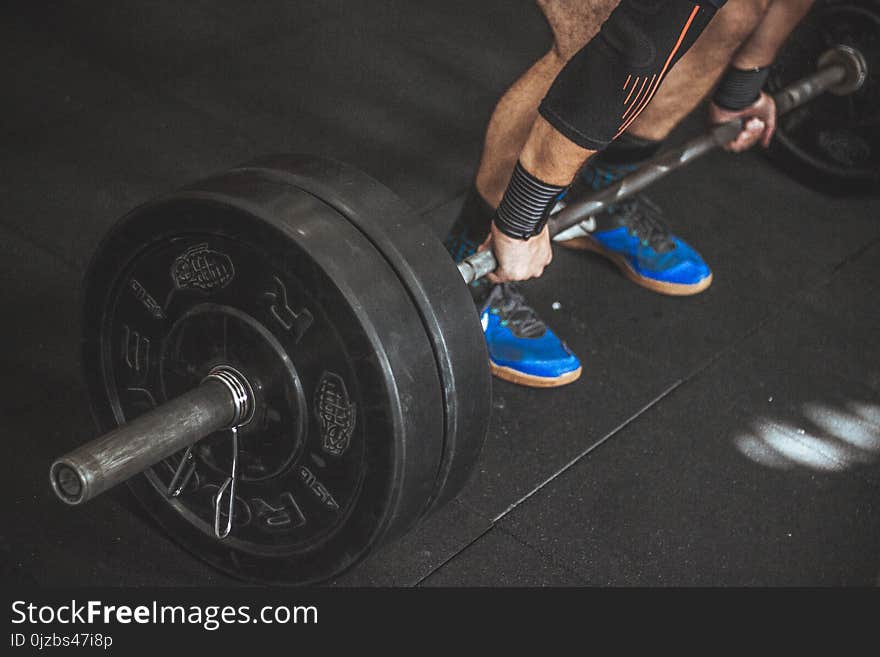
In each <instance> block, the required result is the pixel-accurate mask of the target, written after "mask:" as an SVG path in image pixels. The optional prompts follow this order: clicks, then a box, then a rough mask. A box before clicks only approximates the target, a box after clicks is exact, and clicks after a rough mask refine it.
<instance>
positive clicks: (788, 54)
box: [767, 0, 880, 194]
mask: <svg viewBox="0 0 880 657" xmlns="http://www.w3.org/2000/svg"><path fill="white" fill-rule="evenodd" d="M836 45H845V46H850V47H852V48H855V49H856V50H858V51H859V52H860V53H861V54H862V55H863V56H864V58H865V60H866V62H867V64H868V78H867V80H866V81H865V83H864V84H863V85H862V87H861V88H860V89H859V90H857V91H855V92H854V93H852V94H850V95H847V96H836V95H834V94H832V93H825V94H823V95H821V96H820V97H818V98H816V99H815V100H812V101H810V102H809V103H807V104H806V105H803V106H801V107H798V108H796V109H794V110H792V111H791V112H789V113H787V114H785V115H783V116H780V117H779V124H778V127H777V130H776V136H775V137H774V139H773V142H772V144H771V147H770V149H769V150H768V156H769V157H770V159H771V160H772V161H774V162H775V163H777V164H778V165H779V166H780V167H781V168H783V169H784V170H785V171H787V172H788V173H790V174H791V175H792V176H793V177H795V178H797V179H799V180H801V181H802V182H804V183H805V184H808V185H809V186H811V187H813V188H814V189H818V190H820V191H823V192H826V193H830V194H859V193H877V192H878V187H880V0H824V1H822V0H820V2H817V3H816V5H815V6H814V7H813V9H812V10H811V11H810V13H809V14H807V16H806V17H805V18H804V20H803V21H802V22H801V23H800V25H798V27H797V28H795V30H794V32H793V33H792V35H791V36H790V37H789V39H788V41H787V42H786V44H785V46H784V48H783V49H782V51H781V52H780V53H779V56H778V57H777V58H776V62H775V63H774V65H773V69H772V70H771V73H770V76H769V78H768V81H767V89H768V91H769V92H771V93H774V92H776V91H779V90H780V89H782V88H783V87H785V86H786V85H788V84H790V83H791V82H794V81H796V80H798V79H800V78H802V77H805V76H807V75H809V74H811V73H813V72H814V71H815V70H816V64H817V61H818V59H819V57H820V55H822V53H823V52H825V51H826V50H828V49H830V48H832V47H833V46H836Z"/></svg>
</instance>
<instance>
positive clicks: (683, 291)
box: [559, 237, 712, 297]
mask: <svg viewBox="0 0 880 657" xmlns="http://www.w3.org/2000/svg"><path fill="white" fill-rule="evenodd" d="M559 245H560V246H564V247H565V248H567V249H574V250H576V251H592V252H593V253H598V254H599V255H601V256H605V257H606V258H608V259H609V260H611V262H613V263H614V264H615V265H617V267H618V269H620V271H621V272H623V275H624V276H626V277H627V278H628V279H629V280H631V281H632V282H633V283H635V284H636V285H641V286H642V287H644V288H647V289H649V290H651V291H653V292H659V293H660V294H667V295H670V296H675V297H686V296H691V295H694V294H699V293H700V292H702V291H703V290H705V289H706V288H707V287H709V286H710V285H711V284H712V274H711V273H710V274H709V275H708V276H706V278H704V279H703V280H701V281H700V282H699V283H692V284H691V285H687V284H683V283H665V282H663V281H655V280H653V279H650V278H646V277H645V276H642V275H641V274H639V273H638V272H637V271H636V270H635V269H633V268H632V267H631V266H630V264H629V262H627V260H626V258H624V257H623V256H622V255H620V254H618V253H613V252H611V251H608V250H607V249H606V248H605V247H603V246H602V245H601V244H599V243H598V242H597V241H596V240H594V239H593V238H592V237H575V238H573V239H570V240H565V241H564V242H559Z"/></svg>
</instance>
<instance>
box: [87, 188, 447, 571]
mask: <svg viewBox="0 0 880 657" xmlns="http://www.w3.org/2000/svg"><path fill="white" fill-rule="evenodd" d="M84 312H85V316H84V344H83V355H84V364H86V368H87V369H86V378H87V381H88V385H89V390H90V393H91V399H92V403H93V410H94V413H95V416H96V419H97V421H98V425H99V427H100V429H101V430H102V431H107V430H110V429H111V428H113V427H115V426H117V424H118V423H121V422H124V421H126V420H129V419H131V418H132V417H134V416H136V415H137V414H138V413H140V412H143V411H144V410H147V409H148V408H151V407H152V406H153V405H154V404H157V403H159V404H161V403H162V401H164V400H166V399H167V398H169V397H172V396H174V395H176V394H179V393H180V392H182V391H183V390H185V389H187V388H189V387H192V386H194V385H196V384H197V383H198V382H199V381H200V380H201V378H202V377H204V376H205V375H206V374H207V372H208V371H209V370H210V369H211V368H212V367H213V366H215V365H217V364H221V363H226V364H229V365H231V366H233V367H235V368H236V369H238V370H240V371H241V372H242V373H243V374H244V375H245V376H246V378H247V379H248V380H249V382H250V383H251V385H252V387H253V388H254V390H255V396H256V398H257V401H258V403H257V406H258V410H257V414H256V416H255V417H254V419H253V420H252V421H251V422H250V423H248V424H247V425H246V426H244V427H242V429H241V431H240V437H239V442H240V445H241V449H240V452H239V455H240V474H241V476H240V479H239V484H238V491H237V496H236V501H235V502H236V504H235V510H234V513H233V518H234V525H233V530H232V533H231V534H230V536H229V537H228V538H226V539H224V540H218V539H217V538H216V537H215V536H214V530H213V520H214V511H215V506H214V505H215V500H214V498H215V496H216V493H217V491H218V490H219V488H220V486H222V483H223V482H224V480H225V478H226V477H227V476H228V473H229V468H230V463H231V447H230V446H231V439H230V436H231V434H230V432H220V433H218V434H215V435H213V436H211V437H209V438H207V439H205V440H203V441H200V442H199V443H197V445H196V446H195V448H194V449H193V452H192V454H193V456H194V457H195V458H194V460H195V463H196V466H197V467H196V470H195V472H194V473H193V474H192V476H190V477H189V479H188V480H187V481H186V486H184V488H183V491H182V493H181V495H180V496H179V497H171V496H169V495H168V494H167V492H166V491H167V489H168V487H169V486H170V484H171V481H172V479H173V476H174V473H175V471H177V469H178V468H179V467H180V466H181V458H182V456H183V455H182V454H178V455H176V456H175V457H173V458H171V459H169V460H168V461H166V462H163V463H161V464H159V465H157V466H155V467H154V468H151V469H150V470H148V471H147V473H145V475H144V476H138V477H135V478H134V479H132V480H131V482H130V483H131V487H132V489H133V490H134V492H135V494H136V496H137V497H138V498H139V499H140V501H141V502H142V503H144V504H145V505H146V507H147V508H148V510H149V511H150V512H151V513H152V514H153V515H154V516H155V517H156V518H157V520H158V521H159V523H160V524H161V525H162V526H163V527H164V528H165V529H166V530H167V531H168V532H169V533H170V535H171V536H172V537H173V538H174V539H175V540H177V541H178V542H180V543H181V544H182V545H184V546H185V547H186V548H188V549H189V550H191V551H192V552H194V553H195V554H197V555H198V556H200V557H201V558H203V559H205V560H206V561H208V562H210V563H211V564H213V565H215V566H216V567H218V568H220V569H222V570H224V571H226V572H229V573H231V574H233V575H236V576H238V577H242V578H245V579H249V580H256V581H283V582H290V583H299V584H302V583H310V582H316V581H321V580H324V579H326V578H329V577H332V576H334V575H336V574H338V573H339V572H341V571H342V570H344V569H345V568H347V567H349V566H351V565H352V564H354V563H356V562H357V561H358V560H359V559H361V558H363V557H364V556H365V555H366V554H367V553H368V552H369V551H371V550H372V549H373V548H374V547H375V546H376V545H377V544H379V543H380V542H382V541H383V540H385V539H387V538H389V537H391V536H394V535H397V534H399V533H402V532H403V531H405V530H406V529H407V528H408V527H410V526H411V525H412V524H413V523H414V522H415V521H416V520H417V519H418V517H419V515H420V513H421V511H422V510H423V509H424V507H425V504H426V503H427V501H428V500H429V499H430V498H431V496H432V494H433V484H434V478H435V476H436V472H437V470H438V468H439V467H440V461H441V455H442V444H443V422H444V420H443V406H442V399H443V396H442V392H441V385H440V377H439V375H438V373H437V369H436V366H435V363H434V358H433V356H432V348H431V344H430V343H429V341H428V340H427V338H426V336H425V331H424V326H423V323H422V320H421V317H420V316H419V314H418V312H417V311H416V309H415V308H414V307H413V305H412V303H411V301H410V298H409V295H408V293H407V291H406V290H405V289H404V288H403V286H402V285H401V284H400V282H399V280H398V278H397V275H396V274H395V272H394V271H393V270H392V269H391V268H390V267H389V266H388V264H387V262H386V261H385V259H384V258H383V257H382V256H381V255H380V254H379V253H378V252H377V251H376V250H375V248H374V247H373V246H372V245H371V244H370V243H369V241H367V240H366V239H365V238H364V237H363V236H362V235H361V234H360V233H359V232H358V231H356V230H355V229H354V228H353V227H352V226H351V225H350V223H349V222H348V221H347V220H346V219H345V218H343V217H341V216H340V215H339V213H337V212H336V211H335V210H333V209H332V208H331V207H330V206H328V205H327V204H325V203H322V202H321V201H319V200H318V199H316V198H315V197H314V196H312V195H310V194H307V193H305V192H303V191H301V190H298V189H296V188H294V187H292V186H291V185H288V184H284V183H283V182H279V181H277V180H273V179H270V178H268V177H266V176H264V175H261V174H260V173H258V172H246V171H241V172H234V173H229V174H224V175H222V176H218V177H215V178H210V179H208V180H206V181H203V182H201V183H197V184H196V185H194V186H191V187H189V188H187V189H186V190H183V191H181V192H178V193H176V194H173V195H171V196H170V197H168V198H165V199H162V200H160V201H156V202H154V203H151V204H148V205H146V206H143V207H141V208H139V209H137V210H135V211H133V212H132V213H130V214H129V215H128V216H126V217H125V218H123V219H122V220H120V222H119V223H118V224H117V225H116V226H115V227H114V228H113V229H112V230H111V232H110V233H109V234H108V236H107V237H106V238H105V239H104V241H103V242H102V244H101V245H100V247H99V249H98V251H97V253H96V254H95V256H94V258H93V261H92V264H91V266H90V269H89V275H88V277H87V280H86V295H85V308H84ZM180 471H181V472H184V471H186V469H185V468H181V470H180ZM226 519H227V517H226V516H225V515H224V516H221V518H220V520H221V521H223V522H225V521H226Z"/></svg>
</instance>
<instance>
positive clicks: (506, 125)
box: [476, 0, 619, 230]
mask: <svg viewBox="0 0 880 657" xmlns="http://www.w3.org/2000/svg"><path fill="white" fill-rule="evenodd" d="M618 3H619V0H538V6H539V7H540V8H541V11H542V12H543V13H544V16H545V17H546V19H547V22H548V24H549V25H550V30H551V31H552V33H553V46H552V48H551V49H550V51H549V52H547V54H546V55H544V56H543V57H542V58H541V59H539V60H538V61H537V62H536V63H535V64H534V65H533V66H532V67H531V68H530V69H529V70H528V71H526V73H525V74H524V75H523V76H522V77H521V78H519V79H518V80H517V81H516V82H515V83H514V84H513V85H512V86H511V87H510V89H508V90H507V92H506V93H505V94H504V95H503V96H502V97H501V100H500V101H498V104H497V105H496V106H495V111H494V112H493V114H492V118H491V119H490V121H489V127H488V128H487V130H486V139H485V143H484V145H483V154H482V157H481V158H480V166H479V168H478V170H477V176H476V187H477V189H478V190H479V192H480V195H481V196H482V197H483V198H484V199H485V200H486V202H487V203H488V204H489V205H491V206H492V207H493V208H497V207H498V204H499V203H500V202H501V197H502V196H503V195H504V191H505V190H506V189H507V184H508V183H509V182H510V175H511V173H512V172H513V167H514V166H515V165H516V161H517V159H518V158H519V155H520V152H521V151H522V149H523V145H524V144H525V143H526V139H527V138H528V136H529V133H530V131H531V129H532V125H533V124H534V123H535V119H537V118H538V105H539V104H540V103H541V100H543V98H544V96H546V95H547V90H548V89H549V88H550V85H551V84H552V83H553V80H554V79H555V78H556V76H557V75H558V74H559V71H561V70H562V67H563V66H565V63H566V62H567V61H568V60H569V59H571V57H572V55H574V54H575V53H576V52H577V51H578V50H580V49H581V48H583V47H584V45H585V44H586V43H587V42H588V41H589V40H590V39H592V38H593V37H594V36H595V35H596V33H597V32H598V31H599V28H600V27H601V25H602V23H604V22H605V20H606V19H607V18H608V15H609V14H610V13H611V12H612V10H613V9H614V8H615V7H616V6H617V5H618ZM487 230H488V226H487Z"/></svg>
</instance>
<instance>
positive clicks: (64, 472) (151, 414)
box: [49, 366, 254, 506]
mask: <svg viewBox="0 0 880 657" xmlns="http://www.w3.org/2000/svg"><path fill="white" fill-rule="evenodd" d="M253 411H254V407H253V390H252V389H251V387H250V384H249V383H248V382H247V379H245V378H244V376H243V375H241V373H240V372H238V371H237V370H235V369H233V368H232V367H227V366H220V367H217V368H214V369H213V370H212V371H211V372H210V373H209V374H208V376H207V377H205V379H204V380H203V381H202V383H201V384H200V385H199V386H197V387H196V388H194V389H193V390H190V391H188V392H186V393H184V394H182V395H180V396H179V397H175V398H174V399H171V400H170V401H168V402H166V403H164V404H162V405H160V406H157V407H156V408H154V409H152V410H151V411H148V412H146V413H144V414H143V415H140V416H138V417H136V418H135V419H134V420H132V421H131V422H128V423H127V424H123V425H121V426H119V427H118V428H116V429H114V430H113V431H110V432H109V433H106V434H104V435H103V436H100V437H98V438H95V439H94V440H92V441H91V442H88V443H86V444H84V445H80V446H79V447H77V448H76V449H74V450H73V451H71V452H68V453H67V454H65V455H64V456H62V457H60V458H58V459H56V460H55V461H54V462H53V463H52V465H51V466H50V468H49V483H50V484H51V486H52V490H53V491H54V492H55V495H56V496H57V497H58V499H60V500H61V501H62V502H64V503H66V504H69V505H71V506H76V505H79V504H83V503H84V502H87V501H89V500H90V499H92V498H93V497H95V496H97V495H99V494H101V493H103V492H104V491H106V490H108V489H110V488H112V487H114V486H116V485H117V484H120V483H122V482H123V481H126V480H127V479H130V478H131V477H133V476H135V475H137V474H140V473H141V472H143V471H144V470H146V469H147V468H150V467H152V466H154V465H155V464H156V463H158V462H160V461H162V460H163V459H166V458H168V457H169V456H171V455H172V454H174V453H176V452H178V451H180V450H181V449H184V448H186V447H189V446H190V445H193V444H194V443H196V442H197V441H199V440H201V439H202V438H205V437H206V436H208V435H210V434H212V433H214V432H215V431H219V430H221V429H227V428H231V427H236V426H242V425H244V424H247V422H248V421H250V419H251V417H252V416H253Z"/></svg>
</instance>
